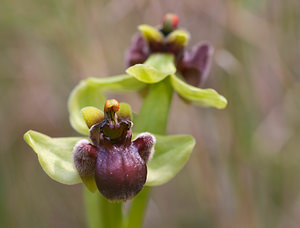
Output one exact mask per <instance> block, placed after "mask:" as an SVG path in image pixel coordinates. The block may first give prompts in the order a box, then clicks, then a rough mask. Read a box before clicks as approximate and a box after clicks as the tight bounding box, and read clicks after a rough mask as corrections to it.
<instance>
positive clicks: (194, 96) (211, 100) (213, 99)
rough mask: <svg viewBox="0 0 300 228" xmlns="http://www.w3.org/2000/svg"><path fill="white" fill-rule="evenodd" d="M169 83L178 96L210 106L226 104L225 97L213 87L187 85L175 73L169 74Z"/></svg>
mask: <svg viewBox="0 0 300 228" xmlns="http://www.w3.org/2000/svg"><path fill="white" fill-rule="evenodd" d="M171 83H172V85H173V88H174V89H175V90H176V91H177V93H179V95H180V96H182V97H183V98H185V99H187V100H189V101H192V102H193V103H195V104H197V105H200V106H208V107H209V106H210V107H215V108H218V109H223V108H225V107H226V105H227V100H226V98H225V97H223V96H222V95H220V94H218V93H217V92H216V91H215V90H213V89H200V88H197V87H194V86H191V85H188V84H187V83H185V82H184V81H182V80H181V79H179V78H178V77H177V76H175V75H172V76H171Z"/></svg>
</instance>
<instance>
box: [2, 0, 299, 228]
mask: <svg viewBox="0 0 300 228" xmlns="http://www.w3.org/2000/svg"><path fill="white" fill-rule="evenodd" d="M0 5H1V6H0V128H1V130H0V151H1V152H0V156H1V158H0V226H1V227H46V228H48V227H85V216H84V205H83V201H82V186H81V185H75V186H66V185H61V184H59V183H57V182H55V181H53V180H51V179H50V178H49V177H48V176H47V175H46V174H45V173H44V171H43V170H42V169H41V167H40V165H39V163H38V160H37V157H36V154H35V153H34V152H33V151H32V150H31V148H30V147H29V146H27V145H26V144H25V142H24V141H23V134H24V133H25V132H26V131H27V130H29V129H33V130H38V131H40V132H42V133H45V134H47V135H50V136H52V137H60V136H76V135H77V133H76V132H75V131H74V130H73V129H72V128H71V126H70V124H69V120H68V110H67V99H68V95H69V93H70V92H71V90H72V88H74V86H75V85H76V84H77V83H78V82H79V81H80V80H81V79H84V78H87V77H90V76H94V77H95V76H96V77H106V76H109V75H115V74H120V73H123V72H124V70H125V68H124V58H123V57H124V51H125V50H126V47H127V46H128V45H129V43H130V40H131V36H132V35H133V34H134V33H135V32H136V31H137V30H136V28H137V26H138V25H139V24H141V23H148V24H151V25H156V24H158V23H159V22H160V21H161V18H162V16H163V15H164V14H165V13H166V12H174V13H177V14H178V15H179V17H180V18H181V21H180V25H181V27H183V28H185V29H187V30H188V31H190V33H191V34H192V38H191V41H190V47H191V46H192V45H193V44H196V43H197V42H199V41H202V40H207V41H209V42H211V43H212V44H213V46H214V47H215V54H214V60H213V65H212V72H211V73H210V75H209V78H208V80H207V81H206V82H205V84H204V86H203V87H205V88H206V87H212V88H214V89H216V90H217V91H219V92H220V93H221V94H223V95H224V96H225V97H226V98H227V99H228V101H229V104H228V107H227V108H226V109H225V110H216V109H211V108H209V109H206V108H199V107H193V106H189V105H186V104H184V103H183V102H182V101H181V100H180V99H179V98H178V97H177V95H175V99H174V102H173V104H172V113H171V117H170V124H169V129H168V131H169V133H172V134H175V133H186V134H192V135H194V136H195V138H196V140H197V146H196V149H195V150H194V152H193V153H192V155H191V158H190V160H189V162H188V163H187V165H186V166H185V168H184V169H183V171H182V172H180V174H178V175H177V177H176V178H175V179H173V180H172V181H170V182H169V183H167V184H165V185H163V186H160V187H156V188H154V191H153V194H152V198H151V200H150V203H149V208H148V211H147V215H146V220H145V227H146V228H150V227H166V228H169V227H170V228H177V227H178V228H180V227H185V228H188V227H208V228H214V227H220V228H227V227H228V228H229V227H239V228H240V227H243V228H244V227H245V228H247V227H249V228H250V227H289V228H290V227H291V228H294V227H295V228H296V227H299V224H300V175H299V174H300V112H299V111H300V99H299V97H300V82H299V79H300V67H299V66H300V65H299V59H300V2H299V0H286V1H283V0H282V1H280V0H228V1H221V0H185V1H171V0H168V1H158V0H141V1H138V0H135V1H133V0H122V1H120V0H102V1H99V0H85V1H80V0H76V1H74V0H48V1H40V0H23V1H19V0H1V3H0ZM110 96H111V97H116V98H118V99H119V100H120V101H126V102H128V103H130V104H132V106H133V109H134V110H135V111H136V112H137V111H138V109H139V107H140V105H141V98H140V97H138V96H137V95H135V94H129V95H126V96H122V95H120V94H111V95H110Z"/></svg>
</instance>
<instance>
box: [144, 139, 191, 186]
mask: <svg viewBox="0 0 300 228" xmlns="http://www.w3.org/2000/svg"><path fill="white" fill-rule="evenodd" d="M155 137H156V145H155V152H154V155H153V158H152V159H151V160H150V162H149V163H148V164H147V169H148V175H147V182H146V185H147V186H156V185H162V184H164V183H166V182H168V181H169V180H171V179H172V178H173V177H175V175H176V174H177V173H178V172H179V171H180V170H181V169H182V168H183V166H184V165H185V164H186V162H187V161H188V158H189V156H190V154H191V152H192V151H193V148H194V146H195V139H194V138H193V137H192V136H189V135H170V136H161V135H155Z"/></svg>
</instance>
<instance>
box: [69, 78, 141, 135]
mask: <svg viewBox="0 0 300 228" xmlns="http://www.w3.org/2000/svg"><path fill="white" fill-rule="evenodd" d="M143 86H145V85H144V84H143V83H141V82H139V81H138V80H136V79H135V78H134V77H132V76H129V75H119V76H114V77H108V78H88V79H86V80H84V81H81V82H80V83H79V84H78V85H77V86H76V87H75V88H74V89H73V91H72V93H71V95H70V97H69V102H68V108H69V113H70V122H71V125H72V127H73V128H74V129H75V130H76V131H78V132H79V133H82V134H85V135H88V134H89V129H88V127H87V125H86V123H85V121H84V119H83V116H82V114H81V112H80V110H81V109H82V108H84V107H86V106H93V107H96V108H99V109H100V110H103V107H104V103H105V101H106V97H105V96H104V92H105V91H110V92H118V91H130V90H138V89H141V88H142V87H143Z"/></svg>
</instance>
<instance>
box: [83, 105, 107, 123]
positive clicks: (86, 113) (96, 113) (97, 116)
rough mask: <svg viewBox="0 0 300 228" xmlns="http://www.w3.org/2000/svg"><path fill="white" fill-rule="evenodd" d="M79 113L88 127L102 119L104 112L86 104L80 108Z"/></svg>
mask: <svg viewBox="0 0 300 228" xmlns="http://www.w3.org/2000/svg"><path fill="white" fill-rule="evenodd" d="M81 114H82V116H83V119H84V120H85V123H86V125H87V126H88V128H91V127H92V126H93V125H95V124H97V123H100V122H102V121H103V120H104V113H103V112H102V111H101V110H99V109H98V108H95V107H93V106H87V107H84V108H83V109H81Z"/></svg>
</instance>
